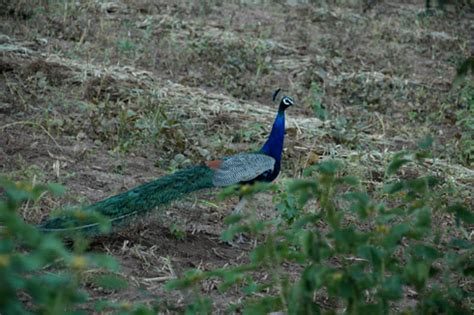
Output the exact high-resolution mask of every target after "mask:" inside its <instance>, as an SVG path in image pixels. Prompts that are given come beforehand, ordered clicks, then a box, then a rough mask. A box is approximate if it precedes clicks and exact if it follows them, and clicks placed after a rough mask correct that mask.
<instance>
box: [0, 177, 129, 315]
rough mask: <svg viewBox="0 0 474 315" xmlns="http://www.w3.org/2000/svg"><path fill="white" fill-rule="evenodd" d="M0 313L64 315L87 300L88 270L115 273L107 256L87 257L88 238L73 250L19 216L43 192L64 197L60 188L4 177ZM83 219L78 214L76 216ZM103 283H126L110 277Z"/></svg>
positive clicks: (0, 207)
mask: <svg viewBox="0 0 474 315" xmlns="http://www.w3.org/2000/svg"><path fill="white" fill-rule="evenodd" d="M0 188H1V190H0V191H3V194H2V195H0V222H1V224H2V226H1V227H0V283H1V286H0V297H1V298H0V313H2V314H20V313H21V314H24V313H26V312H28V311H34V312H35V313H39V314H65V313H70V312H72V311H75V310H76V308H77V306H78V305H80V304H82V303H85V302H87V299H88V294H87V293H86V292H85V291H84V290H82V289H81V281H82V279H83V274H84V272H85V271H86V270H90V269H99V270H106V271H107V270H108V271H116V270H117V269H118V264H117V262H116V261H115V260H113V259H111V258H110V257H109V256H108V255H101V254H96V253H85V249H86V248H87V244H88V242H87V240H84V239H82V238H77V239H74V240H73V246H72V249H70V248H68V247H66V246H65V244H63V242H62V240H60V239H59V238H58V237H56V236H55V235H52V234H42V233H40V232H39V231H38V230H37V229H36V228H35V227H34V226H33V225H30V224H28V223H26V222H25V221H24V220H23V219H22V218H21V217H20V215H19V211H18V210H19V209H20V208H21V207H22V205H23V204H24V203H27V202H37V201H38V200H39V199H40V197H41V196H43V195H44V194H45V193H51V194H53V195H60V194H62V193H63V188H62V187H61V186H59V185H56V184H49V185H32V184H30V183H28V182H12V181H10V180H8V179H6V178H2V177H0ZM78 215H79V212H78ZM102 280H103V281H102V282H101V285H103V286H107V285H110V287H112V288H114V287H115V284H119V285H120V286H123V283H119V282H117V280H116V279H115V278H113V277H110V276H108V277H107V276H104V277H102Z"/></svg>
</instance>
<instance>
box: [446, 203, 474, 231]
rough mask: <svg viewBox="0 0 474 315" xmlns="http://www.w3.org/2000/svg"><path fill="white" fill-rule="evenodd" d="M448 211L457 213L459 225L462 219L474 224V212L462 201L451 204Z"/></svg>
mask: <svg viewBox="0 0 474 315" xmlns="http://www.w3.org/2000/svg"><path fill="white" fill-rule="evenodd" d="M448 212H451V213H454V214H455V215H456V223H457V224H458V226H459V224H460V221H461V220H462V221H464V222H465V223H466V224H474V213H473V212H472V211H470V210H468V209H467V208H466V207H464V206H463V205H462V204H460V203H456V204H454V205H452V206H449V207H448Z"/></svg>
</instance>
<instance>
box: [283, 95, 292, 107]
mask: <svg viewBox="0 0 474 315" xmlns="http://www.w3.org/2000/svg"><path fill="white" fill-rule="evenodd" d="M283 104H285V105H286V106H291V105H293V102H292V100H290V99H289V98H287V97H285V98H284V99H283Z"/></svg>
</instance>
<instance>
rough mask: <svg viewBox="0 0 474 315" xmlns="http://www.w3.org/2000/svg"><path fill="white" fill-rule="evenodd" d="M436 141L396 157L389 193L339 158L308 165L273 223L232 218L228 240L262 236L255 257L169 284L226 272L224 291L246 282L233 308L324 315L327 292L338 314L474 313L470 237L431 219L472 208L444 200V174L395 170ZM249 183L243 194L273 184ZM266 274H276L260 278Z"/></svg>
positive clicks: (461, 219)
mask: <svg viewBox="0 0 474 315" xmlns="http://www.w3.org/2000/svg"><path fill="white" fill-rule="evenodd" d="M431 142H432V140H431V139H427V140H426V141H423V142H422V143H421V144H420V150H419V151H416V152H401V153H399V154H396V155H395V156H394V158H393V160H392V161H391V163H390V164H389V165H388V167H387V171H386V185H385V187H384V190H383V191H382V192H381V196H382V201H376V200H374V199H373V198H371V197H370V196H369V195H368V194H367V193H366V192H365V191H364V189H363V187H362V186H361V184H360V183H359V181H358V179H357V178H355V177H352V176H349V175H346V174H345V170H344V164H343V163H342V162H338V161H332V160H329V161H325V162H322V163H320V164H318V165H315V166H313V167H311V168H309V169H308V170H306V172H305V174H306V176H308V177H307V178H306V179H301V180H296V181H292V182H290V183H289V185H288V187H287V189H286V191H285V192H283V193H282V194H281V195H280V196H279V198H277V199H279V200H280V203H279V205H278V206H277V209H278V210H279V211H280V212H281V214H282V215H281V217H280V219H278V220H277V221H276V222H268V221H258V220H255V219H252V220H250V221H248V220H245V219H243V218H242V217H240V216H231V217H230V218H229V223H232V225H231V228H230V229H229V230H228V231H227V232H226V233H225V236H226V238H229V237H232V235H233V234H235V233H241V232H247V233H254V234H256V235H263V236H264V238H265V240H264V241H263V242H262V243H261V244H260V245H258V246H257V247H256V248H255V250H253V252H252V253H251V255H250V262H249V263H248V264H246V265H242V266H237V267H235V268H223V269H217V270H211V271H201V270H192V271H189V272H188V273H186V274H185V275H184V277H182V278H181V279H178V280H173V281H171V282H169V283H168V285H167V287H168V289H185V288H192V287H196V286H198V285H199V283H200V281H202V280H204V279H208V278H219V279H221V282H220V285H219V289H220V290H223V291H224V290H227V289H229V288H230V287H233V286H237V287H239V288H241V290H242V291H243V294H244V299H243V301H242V303H241V304H239V305H233V306H232V308H233V309H234V310H235V309H236V308H237V309H239V308H240V309H241V310H242V311H243V312H244V313H248V314H254V313H257V314H263V313H268V312H275V311H284V312H286V313H288V314H319V313H321V312H323V309H322V308H321V306H320V304H319V303H318V300H320V299H327V298H329V301H331V305H332V306H331V310H332V312H335V311H336V310H339V311H341V312H344V313H348V314H360V313H364V312H366V313H370V314H386V313H389V312H391V311H392V307H393V306H394V305H395V306H396V308H397V309H401V310H403V311H406V312H413V313H417V314H432V313H447V314H454V313H456V314H469V313H470V311H469V307H472V305H471V306H469V303H470V301H472V300H471V299H472V298H473V296H472V292H469V289H468V288H467V287H466V286H463V285H461V283H465V284H467V286H469V285H468V283H472V278H471V280H466V279H467V278H468V277H472V275H473V270H474V269H473V263H472V262H473V259H472V258H473V255H474V246H473V245H472V243H470V242H469V240H468V237H467V236H464V237H463V236H459V235H457V236H456V235H453V236H451V238H450V239H448V238H447V237H446V235H444V234H443V231H442V230H440V229H439V228H438V227H437V226H436V225H435V224H433V220H434V219H433V218H434V216H435V214H436V213H438V212H445V213H452V214H453V215H454V216H455V217H456V222H457V225H458V227H459V226H461V225H462V224H473V223H474V214H473V213H472V212H471V211H469V210H468V209H467V208H466V207H465V206H463V205H461V204H459V203H457V204H449V205H444V204H442V202H441V201H440V199H439V198H438V196H439V193H438V192H437V191H436V190H437V189H439V188H438V186H439V185H440V179H439V178H436V177H434V176H431V175H426V176H416V177H412V178H406V179H400V178H397V177H396V174H398V173H399V172H400V170H401V169H402V168H403V169H404V170H406V169H409V168H410V165H413V164H415V165H422V163H423V161H424V159H425V158H426V157H428V156H429V152H428V151H427V148H428V147H429V145H430V143H431ZM245 187H246V188H245V189H244V191H242V189H241V191H240V193H246V194H252V193H254V192H256V191H258V190H262V189H266V187H267V186H261V185H256V186H254V187H247V186H245ZM269 187H271V188H273V189H274V188H275V186H274V185H271V186H269ZM232 191H234V192H235V190H231V189H230V190H227V191H226V194H229V192H232ZM312 201H316V202H312ZM315 204H316V205H318V206H317V207H315V206H314V205H315ZM460 230H462V229H460ZM443 235H444V236H443ZM295 271H296V272H295ZM260 272H264V273H266V274H270V275H271V276H270V277H268V278H266V279H265V280H262V278H261V277H259V273H260ZM407 292H412V293H411V294H414V295H415V296H416V304H415V305H414V306H408V305H406V304H403V300H404V299H406V295H407ZM262 293H264V294H262ZM196 301H200V298H199V295H198V298H197V299H196Z"/></svg>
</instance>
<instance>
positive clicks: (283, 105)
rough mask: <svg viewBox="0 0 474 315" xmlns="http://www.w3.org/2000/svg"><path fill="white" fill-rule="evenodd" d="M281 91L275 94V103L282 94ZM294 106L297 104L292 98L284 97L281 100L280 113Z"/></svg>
mask: <svg viewBox="0 0 474 315" xmlns="http://www.w3.org/2000/svg"><path fill="white" fill-rule="evenodd" d="M280 90H281V89H278V90H276V91H275V92H273V101H275V100H276V98H277V96H278V93H280ZM294 104H295V101H294V100H293V99H292V98H291V97H289V96H286V95H284V96H283V97H282V98H281V100H280V107H279V111H284V110H285V109H287V108H288V107H290V106H293V105H294Z"/></svg>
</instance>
